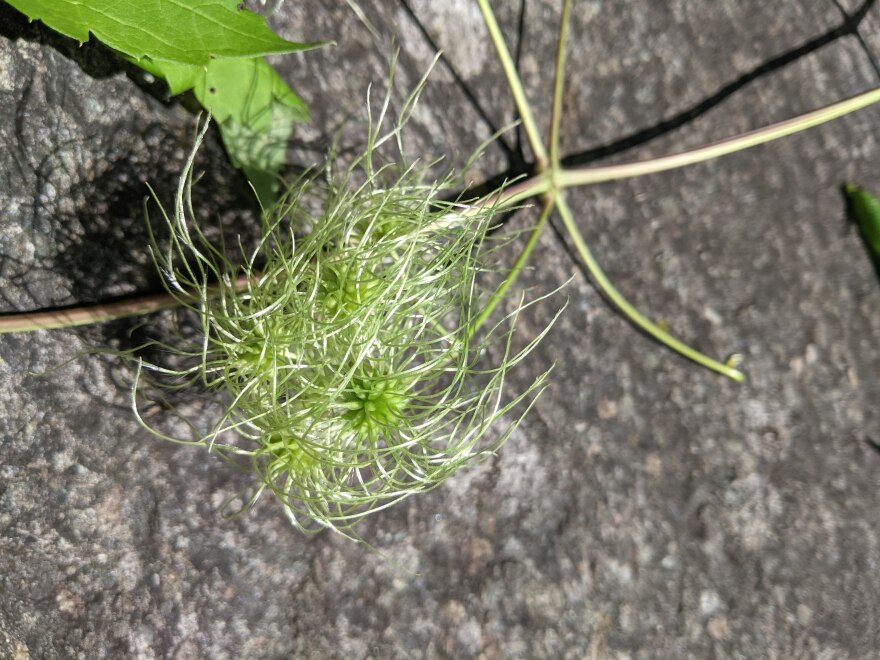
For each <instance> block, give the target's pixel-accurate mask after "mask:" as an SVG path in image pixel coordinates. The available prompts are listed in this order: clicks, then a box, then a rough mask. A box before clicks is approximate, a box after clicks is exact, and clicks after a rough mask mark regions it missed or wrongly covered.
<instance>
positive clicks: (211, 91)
mask: <svg viewBox="0 0 880 660" xmlns="http://www.w3.org/2000/svg"><path fill="white" fill-rule="evenodd" d="M208 91H209V92H210V93H211V94H216V93H217V88H216V87H208Z"/></svg>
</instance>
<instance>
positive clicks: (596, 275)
mask: <svg viewBox="0 0 880 660" xmlns="http://www.w3.org/2000/svg"><path fill="white" fill-rule="evenodd" d="M556 206H557V208H558V209H559V215H560V217H561V218H562V222H563V223H564V224H565V228H566V229H567V230H568V233H569V235H570V236H571V239H572V241H574V245H575V248H576V249H577V251H578V254H580V256H581V259H583V262H584V265H585V266H586V267H587V271H589V273H590V276H591V277H592V278H593V281H594V282H595V283H596V286H597V287H599V290H600V291H601V292H602V293H604V294H605V295H606V296H607V297H608V299H609V300H610V301H611V302H612V303H613V304H614V305H615V306H616V307H617V308H618V309H619V310H620V311H621V312H623V314H624V315H625V316H626V317H627V318H628V319H629V320H630V321H632V323H633V324H635V325H636V326H638V327H639V328H641V329H642V330H644V331H645V332H647V333H648V334H649V335H651V336H652V337H654V338H655V339H656V340H657V341H659V342H661V343H662V344H665V345H666V346H668V347H669V348H671V349H673V350H675V351H678V352H679V353H681V354H682V355H683V356H685V357H686V358H688V359H690V360H693V361H694V362H696V363H697V364H700V365H702V366H704V367H706V368H708V369H712V370H713V371H717V372H718V373H720V374H723V375H724V376H727V377H728V378H730V379H732V380H735V381H736V382H738V383H741V382H743V381H744V380H745V376H744V375H743V373H742V372H741V371H739V370H738V369H734V368H733V366H732V364H734V363H735V362H736V361H737V358H731V359H730V360H728V363H726V364H725V363H723V362H718V361H717V360H713V359H712V358H710V357H708V356H706V355H703V354H702V353H700V352H699V351H696V350H694V349H693V348H691V347H690V346H688V345H687V344H684V343H683V342H681V341H679V340H678V339H676V338H675V337H673V336H672V335H670V334H669V333H668V332H666V331H665V330H663V329H662V328H660V327H659V326H658V325H657V324H656V323H654V322H653V321H651V320H649V319H648V318H646V317H645V316H643V315H642V314H641V313H640V312H639V311H638V310H637V309H636V308H635V307H633V306H632V305H631V304H630V303H629V301H627V299H626V298H624V297H623V295H622V294H621V293H620V292H619V291H618V290H617V289H616V288H615V287H614V285H613V284H612V283H611V282H610V280H609V279H608V277H607V276H606V275H605V273H604V272H603V271H602V269H601V268H600V267H599V264H598V263H597V262H596V260H595V258H593V255H592V253H591V252H590V248H588V247H587V243H586V241H584V238H583V236H581V233H580V231H579V230H578V228H577V224H576V223H575V221H574V216H573V215H572V212H571V209H569V207H568V203H567V202H566V201H565V198H564V196H563V194H562V193H558V194H557V195H556Z"/></svg>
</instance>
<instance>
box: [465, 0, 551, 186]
mask: <svg viewBox="0 0 880 660" xmlns="http://www.w3.org/2000/svg"><path fill="white" fill-rule="evenodd" d="M477 4H478V5H479V6H480V11H481V12H482V13H483V21H484V22H485V23H486V29H487V30H488V31H489V38H490V39H492V43H493V44H494V46H495V50H496V52H497V53H498V59H499V60H500V61H501V66H502V68H503V69H504V75H505V76H506V77H507V85H508V86H509V87H510V92H511V94H513V100H514V102H515V103H516V109H517V111H518V112H519V116H520V118H521V119H522V123H523V128H524V129H525V131H526V136H527V137H528V139H529V144H530V145H531V147H532V151H533V152H534V154H535V161H536V163H537V165H538V169H540V168H542V167H543V166H544V165H546V163H547V151H546V150H545V149H544V143H543V142H541V134H540V132H539V131H538V125H537V123H535V118H534V117H533V116H532V109H531V107H530V106H529V101H528V99H527V98H526V93H525V90H524V89H523V86H522V82H521V81H520V79H519V74H517V72H516V63H515V62H514V61H513V58H512V57H511V56H510V52H509V51H508V50H507V44H505V43H504V35H502V34H501V28H500V27H498V21H496V20H495V14H493V13H492V7H490V6H489V0H477Z"/></svg>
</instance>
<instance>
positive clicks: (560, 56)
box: [548, 0, 571, 172]
mask: <svg viewBox="0 0 880 660" xmlns="http://www.w3.org/2000/svg"><path fill="white" fill-rule="evenodd" d="M570 16H571V0H564V2H563V3H562V19H561V20H560V22H559V40H558V42H557V44H556V74H555V76H554V78H553V108H552V110H551V111H550V138H549V139H548V142H549V144H550V169H551V171H552V172H558V171H559V170H560V169H561V165H560V162H559V126H560V123H561V121H562V99H563V95H564V91H565V42H566V40H567V37H568V23H569V17H570Z"/></svg>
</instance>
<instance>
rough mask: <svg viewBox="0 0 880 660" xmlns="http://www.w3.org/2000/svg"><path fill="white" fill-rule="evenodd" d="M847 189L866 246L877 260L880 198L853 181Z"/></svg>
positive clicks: (879, 254) (879, 243) (879, 250)
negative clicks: (855, 184)
mask: <svg viewBox="0 0 880 660" xmlns="http://www.w3.org/2000/svg"><path fill="white" fill-rule="evenodd" d="M845 190H846V194H847V196H848V197H849V200H850V202H851V203H852V210H853V214H854V215H855V219H856V222H857V223H858V225H859V233H860V234H861V235H862V241H864V243H865V247H866V248H867V249H868V251H869V252H870V253H871V256H872V257H873V258H874V259H875V260H877V259H880V200H878V199H877V198H876V197H874V195H872V194H871V193H869V192H867V191H866V190H862V189H861V188H859V187H858V186H854V185H853V184H851V183H848V184H846V187H845Z"/></svg>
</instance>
